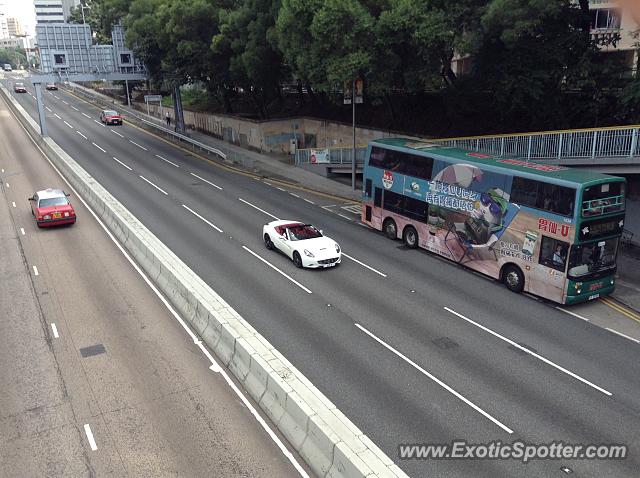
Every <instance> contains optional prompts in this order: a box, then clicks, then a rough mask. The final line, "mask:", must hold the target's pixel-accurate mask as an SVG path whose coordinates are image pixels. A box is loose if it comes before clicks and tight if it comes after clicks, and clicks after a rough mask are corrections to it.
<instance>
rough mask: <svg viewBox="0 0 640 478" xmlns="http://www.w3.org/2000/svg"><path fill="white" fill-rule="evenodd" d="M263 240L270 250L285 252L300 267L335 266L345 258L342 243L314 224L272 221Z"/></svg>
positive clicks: (265, 226) (264, 230)
mask: <svg viewBox="0 0 640 478" xmlns="http://www.w3.org/2000/svg"><path fill="white" fill-rule="evenodd" d="M262 237H263V238H264V244H265V246H266V247H267V249H277V250H279V251H280V252H283V253H284V254H285V255H286V256H287V257H288V258H289V259H291V260H292V261H293V263H294V264H295V265H296V267H300V268H302V267H311V268H321V267H333V266H336V265H338V264H340V259H341V258H342V251H341V250H340V246H339V245H338V243H337V242H336V241H334V240H333V239H331V238H329V237H327V236H323V235H322V231H320V230H318V229H316V228H315V227H313V226H312V225H311V224H304V223H302V222H297V221H283V220H280V221H272V222H270V223H268V224H265V225H264V227H263V228H262Z"/></svg>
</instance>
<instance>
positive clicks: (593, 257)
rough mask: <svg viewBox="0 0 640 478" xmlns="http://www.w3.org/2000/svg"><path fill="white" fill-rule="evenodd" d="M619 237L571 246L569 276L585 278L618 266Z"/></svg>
mask: <svg viewBox="0 0 640 478" xmlns="http://www.w3.org/2000/svg"><path fill="white" fill-rule="evenodd" d="M617 252H618V239H617V238H616V239H609V240H606V241H599V242H594V243H592V244H584V245H577V246H573V247H572V248H571V255H570V257H569V277H572V278H584V277H585V276H587V275H589V274H593V273H597V272H603V271H606V270H609V269H613V268H614V267H615V266H616V254H617Z"/></svg>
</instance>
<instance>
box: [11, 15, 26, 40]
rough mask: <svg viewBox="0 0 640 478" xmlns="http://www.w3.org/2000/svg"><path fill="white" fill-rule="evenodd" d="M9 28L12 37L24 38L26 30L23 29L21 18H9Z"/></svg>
mask: <svg viewBox="0 0 640 478" xmlns="http://www.w3.org/2000/svg"><path fill="white" fill-rule="evenodd" d="M7 28H8V30H9V36H10V37H23V36H25V33H24V28H22V22H21V21H20V19H19V18H16V17H9V18H7Z"/></svg>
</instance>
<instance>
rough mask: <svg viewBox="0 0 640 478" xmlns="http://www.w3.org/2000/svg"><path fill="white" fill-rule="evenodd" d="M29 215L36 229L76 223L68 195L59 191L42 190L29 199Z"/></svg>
mask: <svg viewBox="0 0 640 478" xmlns="http://www.w3.org/2000/svg"><path fill="white" fill-rule="evenodd" d="M29 201H30V202H31V214H33V216H34V217H35V218H36V223H37V224H38V227H48V226H58V225H62V224H73V223H75V222H76V213H75V210H74V209H73V206H72V205H71V203H70V202H69V195H68V194H66V193H65V192H64V191H62V190H61V189H52V188H49V189H44V190H42V191H38V192H37V193H35V194H34V195H33V196H31V197H30V198H29Z"/></svg>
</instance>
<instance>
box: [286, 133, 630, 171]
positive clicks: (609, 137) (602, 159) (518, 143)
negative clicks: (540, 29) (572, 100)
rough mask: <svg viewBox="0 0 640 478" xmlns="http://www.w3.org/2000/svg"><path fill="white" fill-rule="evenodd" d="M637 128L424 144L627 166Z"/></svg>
mask: <svg viewBox="0 0 640 478" xmlns="http://www.w3.org/2000/svg"><path fill="white" fill-rule="evenodd" d="M639 131H640V126H618V127H610V128H599V129H578V130H567V131H548V132H540V133H520V134H505V135H496V136H472V137H462V138H436V139H427V140H426V141H427V142H430V143H436V144H439V145H442V146H448V147H452V148H459V149H463V150H467V151H473V152H478V153H484V154H490V155H491V156H494V157H507V158H513V159H526V160H533V161H549V162H555V163H569V164H571V163H574V164H583V163H596V164H598V163H602V164H606V163H609V164H610V163H611V162H612V160H616V159H617V160H618V161H617V162H621V163H624V162H628V161H629V160H633V159H634V158H638V157H640V144H639V143H640V142H639V141H638V132H639ZM314 151H316V150H314V149H299V150H297V151H296V164H301V163H311V162H313V161H312V160H311V157H312V155H313V152H314ZM365 153H366V148H365V147H359V148H356V158H357V160H358V162H361V161H363V160H364V155H365ZM352 154H353V152H352V148H349V147H347V148H331V149H330V150H329V157H330V161H329V162H331V163H334V164H335V163H348V164H350V163H351V156H352Z"/></svg>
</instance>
